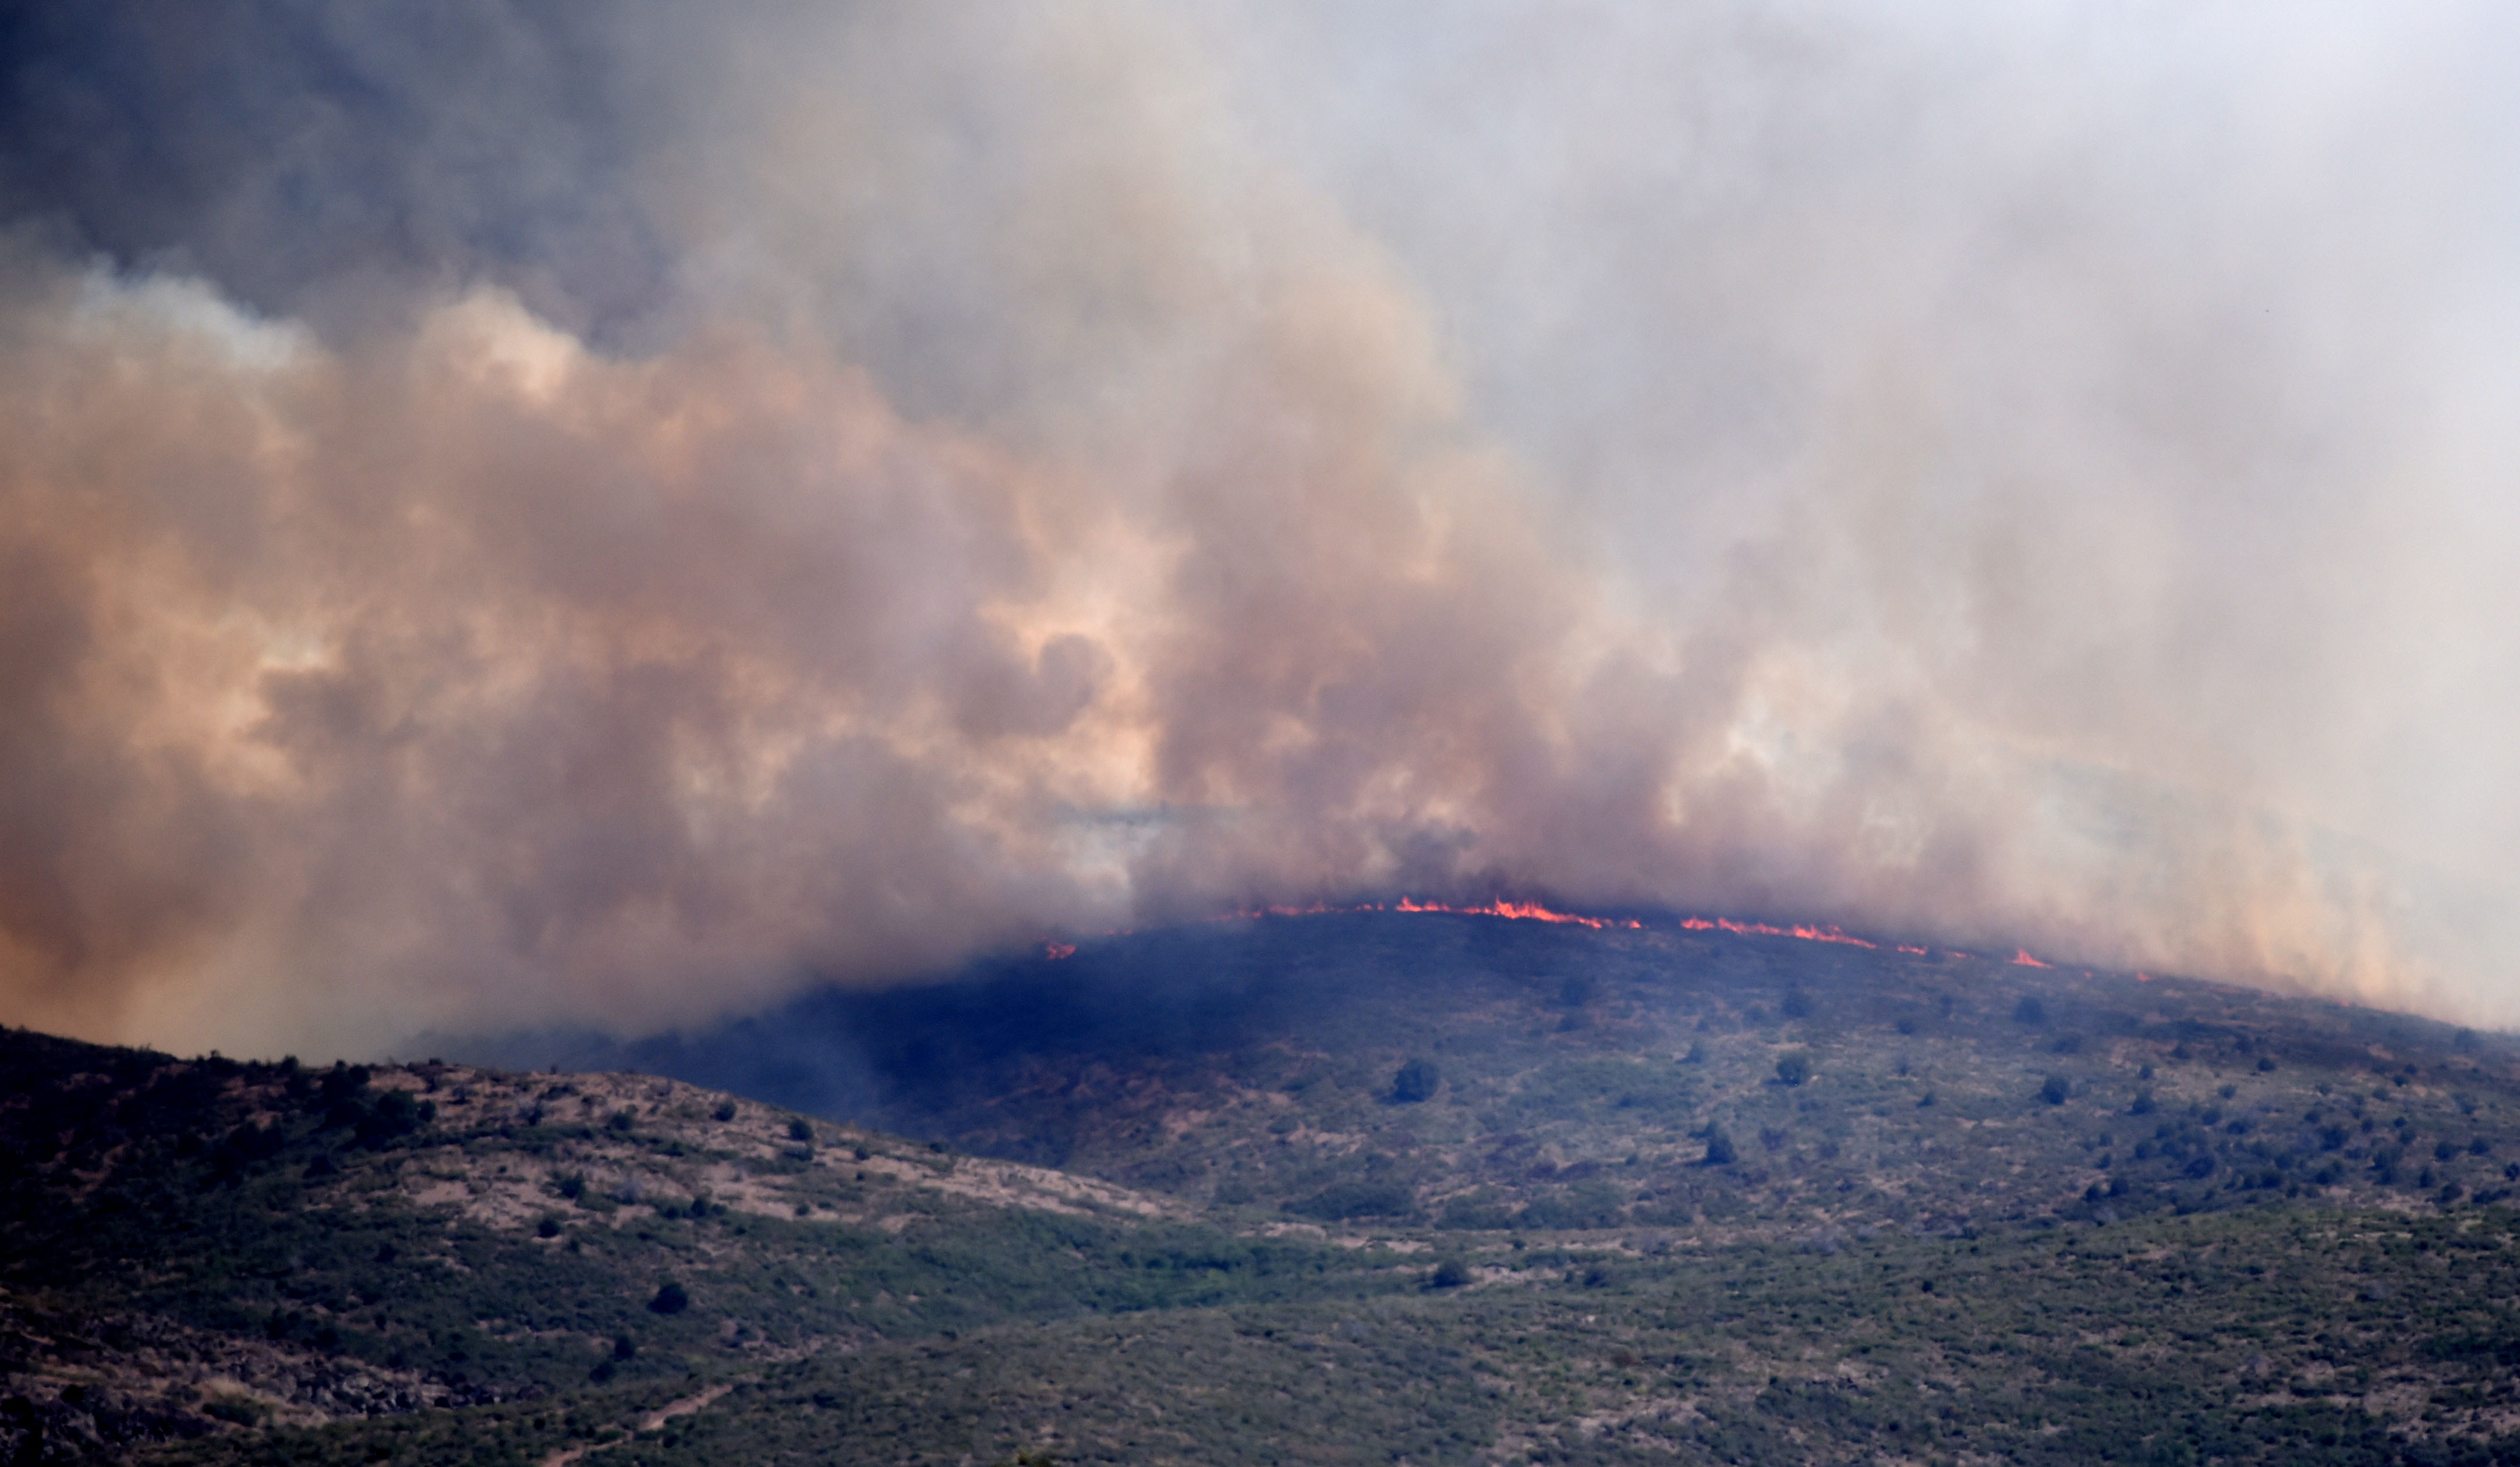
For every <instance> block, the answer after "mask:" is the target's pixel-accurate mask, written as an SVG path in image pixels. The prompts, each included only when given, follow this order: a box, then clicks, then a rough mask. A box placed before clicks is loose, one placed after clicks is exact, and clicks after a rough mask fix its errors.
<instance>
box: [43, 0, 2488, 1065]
mask: <svg viewBox="0 0 2520 1467" xmlns="http://www.w3.org/2000/svg"><path fill="white" fill-rule="evenodd" d="M1433 22H1434V16H1433V15H1432V13H1429V12H1426V11H1424V10H1423V9H1422V8H1416V7H1411V8H1397V7H1395V8H1388V9H1378V8H1374V7H1357V6H1329V5H1322V6H1308V5H1286V4H1269V5H1247V6H1246V5H1242V4H1236V3H1227V0H1215V3H1210V4H1205V5H1198V6H1191V7H1183V6H1170V5H1151V4H1148V5H1140V4H1129V3H1107V4H1056V5H1053V4H1040V5H990V6H973V7H968V8H957V7H946V6H911V5H858V6H847V7H834V6H822V5H788V4H777V3H769V0H762V3H756V4H750V5H739V6H733V7H726V8H721V9H719V10H718V11H717V12H716V13H713V14H711V15H709V16H708V17H706V18H705V19H704V20H703V19H700V18H698V17H697V15H695V16H692V17H688V18H683V17H681V16H680V13H679V12H673V11H671V9H670V8H668V9H667V10H666V11H659V10H657V9H656V8H652V7H632V6H620V7H605V6H583V7H564V8H560V9H558V10H554V9H553V8H549V7H538V6H521V5H517V6H511V5H506V4H501V3H495V0H474V3H470V4H461V5H447V6H436V7H413V8H408V9H405V10H401V11H389V10H388V9H387V8H383V7H376V6H370V5H351V4H328V3H324V0H292V3H282V0H272V3H263V4H255V3H247V0H236V3H230V4H224V5H205V6H194V7H185V8H182V9H181V10H180V11H165V10H162V9H161V8H158V7H149V6H140V5H132V6H127V7H117V6H112V5H97V6H83V7H57V8H55V9H54V11H53V12H52V13H49V14H37V15H31V16H21V17H18V18H15V19H13V20H11V21H10V22H7V23H6V25H5V26H0V48H5V50H4V51H0V65H5V82H0V85H4V86H5V95H0V137H6V138H8V139H9V140H10V143H9V145H8V147H7V149H6V152H5V155H0V211H5V215H6V218H7V220H8V221H10V222H9V223H8V226H7V227H8V230H9V233H8V235H7V237H6V241H5V244H0V1017H5V1018H7V1019H10V1020H13V1021H16V1022H22V1023H36V1024H43V1025H47V1026H51V1027H56V1028H64V1029H69V1030H73V1031H76V1032H81V1033H88V1034H94V1035H101V1036H112V1037H120V1038H133V1039H143V1040H148V1041H152V1042H155V1043H158V1044H163V1045H175V1046H178V1047H185V1048H193V1047H201V1046H205V1045H226V1046H228V1047H231V1048H242V1049H263V1050H269V1049H277V1048H281V1047H290V1046H296V1047H304V1048H310V1049H318V1050H321V1049H327V1048H334V1047H339V1046H343V1045H375V1044H383V1043H390V1042H391V1041H392V1040H393V1039H394V1038H396V1037H398V1036H402V1035H407V1034H410V1033H413V1032H416V1031H420V1030H424V1029H434V1030H439V1031H446V1030H479V1029H484V1028H489V1027H495V1026H500V1025H508V1024H526V1023H550V1022H563V1021H565V1022H578V1023H592V1024H598V1025H603V1026H607V1027H612V1028H615V1029H622V1030H635V1029H643V1028H650V1027H654V1026H657V1025H661V1024H669V1023H677V1022H684V1021H689V1020H695V1019H698V1018H702V1017H706V1016H710V1015H714V1014H719V1013H725V1012H730V1011H735V1010H740V1009H742V1008H745V1007H750V1006H756V1005H759V1004H762V1003H765V1002H767V1001H770V1000H773V999H775V998H777V997H779V996H780V995H782V994H784V993H785V992H787V991H788V990H790V989H792V988H793V987H794V986H795V985H797V984H799V983H802V982H806V981H809V980H812V979H816V978H828V977H838V978H843V979H850V980H858V981H882V980H884V979H887V978H894V977H898V976H901V975H903V974H906V973H910V972H914V971H918V970H920V969H922V967H925V966H928V965H932V964H935V963H939V962H943V961H948V960H950V959H952V958H953V957H955V956H958V955H962V954H966V953H969V952H972V951H977V950H980V949H985V948H988V947H991V946H995V945H1004V944H1013V943H1021V942H1025V941H1030V940H1036V939H1038V938H1040V937H1042V936H1044V935H1047V934H1052V933H1056V932H1062V931H1072V930H1094V929H1099V928H1103V927H1109V926H1114V925H1121V924H1125V923H1131V922H1137V921H1143V920H1149V919H1157V918H1162V917H1166V916H1175V915H1182V914H1188V913H1195V912H1202V911H1214V910H1217V909H1220V908H1225V907H1231V906H1237V905H1240V904H1244V903H1249V902H1269V901H1287V900H1302V899H1307V898H1312V897H1319V896H1346V895H1351V894H1366V893H1376V892H1381V893H1396V892H1401V891H1409V892H1415V893H1418V894H1423V895H1486V894H1489V893H1492V892H1497V891H1509V892H1517V893H1545V894H1548V895H1552V896H1553V897H1555V898H1557V899H1559V900H1562V901H1566V902H1572V903H1647V902H1650V903H1659V904H1674V905H1680V906H1686V907H1693V908H1702V909H1714V910H1721V911H1735V912H1751V913H1761V914H1772V915H1792V916H1798V917H1810V918H1819V919H1834V920H1839V921H1843V922H1847V923H1849V924H1860V925H1862V926H1865V927H1868V928H1871V929H1874V930H1878V931H1885V932H1895V933H1899V934H1904V935H1913V936H1922V937H1933V938H1937V939H1940V940H1944V941H1958V942H1970V941H1985V942H2003V943H2006V944H2009V943H2015V942H2019V943H2027V944H2029V945H2031V946H2032V947H2034V948H2043V949H2045V950H2047V951H2048V952H2049V953H2051V954H2052V955H2053V956H2058V957H2060V958H2068V959H2071V958H2080V959H2083V960H2089V961H2109V962H2117V963H2127V964H2139V965H2159V966H2165V967H2170V968H2174V969H2180V970H2185V971H2191V972H2204V973H2210V974H2216V975H2221V976H2229V977H2239V978H2245V979H2252V980H2260V981H2270V982H2285V983H2294V984H2301V985H2306V986H2309V987H2313V988H2317V989H2321V990H2324V991H2329V992H2335V993H2339V994H2344V995H2351V996H2357V997H2361V998H2363V999H2367V1000H2373V1001H2385V1002H2391V1003H2401V1004H2409V1005H2415V1006H2420V1007H2425V1008H2428V1009H2431V1010H2433V1011H2436V1012H2441V1013H2445V1014H2450V1015H2453V1016H2457V1017H2462V1018H2469V1019H2480V1020H2486V1021H2492V1022H2508V1021H2510V1020H2512V1019H2514V1018H2515V1017H2520V985H2515V984H2514V983H2512V982H2511V980H2510V977H2509V974H2510V963H2511V962H2512V960H2513V959H2514V958H2515V957H2516V956H2520V943H2514V942H2513V941H2512V939H2511V938H2510V937H2509V936H2508V935H2507V934H2506V933H2504V932H2503V931H2502V930H2500V928H2499V927H2498V924H2497V922H2496V920H2495V918H2496V915H2497V914H2498V912H2499V911H2503V910H2506V909H2507V908H2508V906H2509V903H2510V899H2511V898H2513V897H2514V896H2520V753H2515V752H2514V748H2515V746H2514V745H2513V743H2512V741H2511V739H2510V737H2509V731H2510V730H2512V729H2513V728H2515V727H2520V585H2515V579H2514V577H2512V576H2511V575H2510V573H2509V570H2508V567H2509V566H2510V565H2512V564H2513V563H2514V562H2515V556H2516V555H2520V482H2515V469H2520V426H2515V425H2514V424H2515V423H2520V419H2514V418H2513V417H2512V415H2511V413H2510V411H2509V404H2510V403H2511V402H2513V401H2514V400H2515V396H2520V394H2515V388H2520V347H2515V346H2514V345H2513V344H2512V343H2514V342H2515V341H2520V332H2515V331H2514V330H2513V328H2514V327H2515V326H2520V290H2515V289H2514V288H2515V285H2520V270H2515V268H2514V265H2513V263H2512V262H2513V261H2515V260H2520V250H2515V248H2514V245H2515V244H2520V188H2515V186H2514V181H2515V180H2520V169H2515V167H2514V166H2513V165H2514V163H2515V162H2520V158H2515V157H2514V156H2513V154H2514V153H2515V152H2520V147H2515V144H2514V143H2513V141H2512V140H2513V139H2515V138H2520V128H2515V127H2514V126H2513V125H2512V124H2513V123H2514V122H2515V121H2520V118H2515V117H2514V116H2513V115H2512V111H2513V110H2512V104H2511V103H2510V101H2509V100H2508V97H2507V89H2506V88H2504V87H2502V86H2501V85H2499V82H2498V77H2497V76H2496V75H2495V74H2494V70H2495V67H2494V62H2495V59H2496V58H2498V57H2500V56H2507V55H2509V54H2512V43H2513V42H2514V41H2520V36H2515V35H2514V34H2512V33H2511V32H2512V31H2513V29H2514V28H2515V26H2514V23H2513V22H2510V21H2509V20H2507V19H2504V18H2503V17H2502V16H2501V14H2500V13H2499V12H2498V11H2497V10H2495V9H2492V8H2488V7H2483V6H2475V7H2457V6H2445V7H2439V8H2432V9H2427V10H2424V11H2422V12H2421V13H2420V14H2412V15H2408V14H2393V15H2389V16H2385V17H2384V16H2382V15H2380V14H2378V13H2377V12H2375V11H2372V10H2371V9H2370V8H2368V7H2344V6H2339V7H2335V8H2333V9H2332V10H2321V9H2319V8H2317V7H2314V8H2312V9H2310V10H2303V9H2302V8H2300V7H2286V8H2284V9H2282V10H2281V11H2276V10H2273V9H2269V8H2254V7H2201V8H2200V7H2182V8H2175V9H2168V10H2162V11H2159V12H2157V13H2154V12H2142V13H2138V12H2136V11H2130V10H2129V9H2128V8H2126V7H2101V6H2083V7H2074V6H2054V7H2048V8H2037V7H2023V6H2020V5H2017V4H2010V5H1987V6H1983V7H1973V6H1961V5H1954V6H1944V7H1915V6H1902V7H1878V8H1875V7H1867V6H1859V5H1849V4H1806V5H1770V6H1732V7H1726V6H1706V7H1673V6H1668V5H1640V6H1635V7H1626V6H1616V5H1602V6H1598V7H1592V8H1586V9H1583V10H1581V11H1580V12H1579V11H1574V10H1568V9H1565V8H1550V9H1547V10H1543V9H1539V8H1532V7H1521V6H1501V5H1500V6H1477V5H1470V6H1462V7H1447V8H1446V9H1445V11H1444V12H1443V13H1442V23H1441V25H1440V26H1437V25H1435V24H1434V23H1433Z"/></svg>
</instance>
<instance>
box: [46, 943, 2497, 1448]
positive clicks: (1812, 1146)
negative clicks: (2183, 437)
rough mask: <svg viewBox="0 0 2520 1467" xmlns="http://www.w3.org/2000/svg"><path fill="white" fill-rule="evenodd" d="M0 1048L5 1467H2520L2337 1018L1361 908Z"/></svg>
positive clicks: (2451, 1099) (2484, 1178) (2406, 1061)
mask: <svg viewBox="0 0 2520 1467" xmlns="http://www.w3.org/2000/svg"><path fill="white" fill-rule="evenodd" d="M5 1045H6V1050H5V1052H6V1056H7V1072H8V1076H9V1086H8V1090H7V1098H6V1100H5V1102H0V1134H5V1139H6V1142H7V1146H6V1150H5V1151H0V1168H5V1169H6V1174H7V1176H6V1181H7V1185H6V1188H5V1191H0V1196H5V1197H6V1198H7V1203H6V1206H7V1208H8V1209H9V1216H8V1218H7V1219H6V1223H7V1230H6V1236H7V1238H8V1239H9V1241H8V1244H7V1246H6V1253H5V1256H0V1283H5V1287H6V1291H7V1292H6V1295H5V1298H0V1308H5V1309H6V1310H7V1311H8V1319H7V1323H8V1325H9V1331H8V1335H7V1339H6V1342H5V1347H6V1350H7V1355H6V1356H5V1357H0V1369H5V1370H6V1372H7V1373H8V1375H9V1381H8V1385H7V1391H8V1392H9V1393H10V1394H9V1396H8V1399H7V1400H6V1402H5V1410H6V1412H7V1419H6V1422H5V1424H0V1429H5V1430H6V1431H7V1432H8V1433H9V1434H10V1435H9V1439H8V1440H9V1444H10V1445H11V1447H12V1449H14V1450H16V1451H17V1452H18V1453H19V1454H20V1455H21V1456H22V1458H23V1459H26V1460H69V1459H76V1458H78V1457H80V1456H82V1455H86V1456H118V1455H129V1454H132V1453H135V1452H143V1451H150V1452H157V1453H159V1454H160V1455H161V1456H162V1457H163V1459H166V1460H188V1461H231V1460H236V1461H243V1460H256V1461H310V1462H312V1461H322V1462H334V1461H340V1462H368V1461H413V1462H420V1461H432V1462H433V1461H474V1460H513V1461H556V1460H559V1459H560V1454H562V1453H564V1452H566V1451H569V1450H572V1449H577V1448H583V1449H585V1451H586V1453H587V1454H586V1455H585V1456H584V1457H582V1458H580V1459H582V1460H589V1461H596V1462H604V1463H624V1464H626V1463H634V1462H667V1461H692V1462H700V1461H711V1462H725V1461H808V1460H812V1461H822V1460H848V1461H860V1460H863V1461H904V1462H950V1461H971V1462H978V1463H987V1462H1002V1461H1014V1460H1026V1459H1031V1460H1038V1459H1039V1458H1040V1457H1041V1456H1042V1455H1047V1456H1049V1457H1051V1458H1053V1459H1057V1460H1066V1461H1184V1462H1190V1461H1196V1462H1230V1461H1283V1462H1313V1461H1320V1462H1347V1461H1355V1462H1365V1461H1374V1462H1388V1461H1411V1462H1451V1461H1463V1462H1468V1461H1480V1462H1522V1461H1533V1462H1544V1461H1545V1462H1558V1461H1566V1462H1582V1461H1604V1462H1623V1461H1665V1460H1672V1459H1674V1458H1677V1459H1679V1460H1684V1461H1778V1460H1798V1461H1801V1460H1808V1461H1850V1462H1852V1461H1866V1462H1869V1461H1916V1462H1928V1461H1932V1462H1983V1461H2054V1462H2085V1461H2141V1462H2186V1461H2210V1460H2227V1461H2285V1462H2292V1461H2318V1462H2397V1461H2408V1462H2435V1461H2438V1462H2466V1461H2476V1462H2486V1461H2505V1460H2520V1397H2515V1395H2514V1392H2513V1389H2512V1386H2511V1383H2510V1376H2511V1367H2512V1365H2513V1364H2514V1363H2515V1362H2520V1311H2515V1310H2514V1309H2513V1307H2512V1303H2511V1301H2512V1299H2513V1295H2514V1291H2515V1289H2520V1246H2515V1245H2520V1211H2515V1209H2514V1208H2513V1206H2512V1205H2511V1199H2512V1189H2513V1187H2514V1185H2515V1181H2514V1174H2515V1173H2520V1053H2515V1050H2514V1048H2513V1046H2512V1045H2511V1044H2510V1042H2509V1041H2508V1040H2507V1039H2505V1038H2502V1037H2499V1036H2480V1035H2474V1034H2469V1033H2466V1032H2463V1031H2457V1030H2453V1029H2451V1028H2448V1027H2445V1026H2441V1025H2437V1024H2432V1023H2429V1022H2426V1021H2422V1020H2417V1019H2411V1018H2407V1017H2403V1016H2398V1015H2391V1014H2385V1013H2378V1012H2373V1011H2370V1010H2364V1009H2356V1008H2351V1007H2344V1006H2339V1005H2335V1004H2331V1003H2326V1002H2320V1001H2314V1000H2295V999H2287V998H2282V997H2275V996H2270V995H2267V994H2263V993H2258V992H2253V991H2246V990H2239V989H2232V988H2226V987H2220V986H2214V985H2207V984H2201V983H2194V982H2187V981H2182V980H2177V979H2168V978H2163V979H2144V978H2139V977H2138V975H2135V974H2125V973H2107V972H2096V971H2086V970H2082V969H2063V968H2038V967H2032V966H2028V965H2024V964H2020V963H2016V962H2011V961H2004V960H1999V959H1996V958H1991V957H1985V956H1966V955H1961V954H1956V953H1947V952H1941V951H1936V952H1931V953H1923V954H1918V953H1910V952H1902V951H1898V950H1897V949H1895V948H1892V947H1886V946H1885V947H1881V948H1860V947H1855V946H1850V945H1844V944H1835V943H1824V942H1813V941H1805V940H1796V939H1792V938H1782V937H1766V936H1753V935H1740V934H1733V933H1724V932H1705V931H1691V930H1687V929H1684V928H1682V927H1681V926H1680V925H1679V924H1678V923H1677V922H1676V921H1673V920H1670V919H1667V918H1647V919H1646V922H1645V925H1644V926H1643V927H1642V928H1638V929H1625V928H1613V929H1609V930H1601V931H1595V930H1590V929H1586V928H1582V927H1570V926H1563V925H1550V924H1544V923H1539V922H1530V921H1508V920H1502V919H1497V918H1492V917H1480V916H1462V915H1402V914H1398V913H1390V912H1360V913H1348V914H1328V915H1318V916H1307V917H1293V918H1266V919H1259V920H1253V921H1240V922H1230V923H1215V924H1206V925H1199V926H1193V927H1188V928H1182V929H1175V930H1168V931H1162V932H1152V933H1145V934H1135V935H1129V936H1123V937H1114V938H1109V939H1104V940H1102V941H1099V942H1093V943H1088V944H1084V945H1082V947H1081V950H1080V951H1078V952H1077V953H1075V954H1074V955H1073V956H1068V957H1065V958H1063V959H1057V960H1053V959H1050V958H1048V957H1031V958H1025V959H1021V960H1007V961H1001V962H996V963H989V964H982V965H979V966H976V967H974V968H972V969H970V970H968V971H967V972H965V973H964V974H962V975H960V976H959V977H957V978H955V979H954V980H952V981H948V982H940V983H936V984H932V985H926V986H920V987H912V988H905V989H898V990H893V991H889V992H880V993H863V992H861V993H842V992H831V993H825V994H821V995H818V996H815V997H813V998H810V999H807V1000H801V1001H799V1002H797V1003H795V1004H793V1005H791V1006H790V1007H788V1008H787V1009H786V1010H783V1011H781V1012H778V1013H775V1014H771V1015H767V1016H764V1017H761V1018H758V1019H754V1020H750V1021H747V1022H744V1023H741V1024H736V1025H732V1026H728V1027H726V1028H723V1029H720V1030H716V1031H712V1032H708V1033H703V1034H696V1035H686V1036H681V1037H676V1038H671V1039H661V1040H652V1041H647V1042H642V1043H639V1044H635V1045H607V1044H603V1043H600V1042H596V1041H591V1040H584V1039H578V1040H568V1039H556V1038H549V1037H546V1038H544V1039H541V1040H512V1041H508V1042H504V1043H502V1044H500V1045H481V1046H476V1050H477V1052H473V1053H471V1054H468V1055H467V1058H469V1059H472V1060H492V1061H497V1062H499V1063H502V1064H505V1065H507V1066H509V1067H510V1069H508V1070H504V1071H503V1070H499V1069H491V1068H474V1067H472V1066H468V1065H458V1064H449V1063H444V1062H440V1061H428V1062H425V1063H415V1064H403V1065H394V1066H383V1067H377V1068H374V1069H373V1070H371V1071H368V1072H360V1071H355V1070H321V1071H319V1070H314V1069H311V1068H297V1067H284V1066H275V1065H245V1064H238V1063H235V1062H229V1061H215V1060H203V1061H191V1062H183V1063H178V1062H175V1061H171V1060H167V1059H166V1058H164V1057H163V1056H158V1055H151V1054H145V1053H141V1052H137V1051H116V1050H102V1049H95V1048H91V1047H89V1046H84V1045H71V1044H68V1043H67V1042H62V1041H52V1040H46V1039H43V1038H42V1037H40V1036H33V1035H27V1034H22V1033H21V1034H13V1035H9V1036H7V1037H6V1040H5ZM554 1062H557V1063H560V1064H561V1065H562V1067H563V1069H564V1070H566V1071H568V1072H569V1073H563V1074H553V1073H549V1072H548V1071H545V1072H543V1073H517V1071H522V1070H526V1069H528V1068H531V1069H535V1070H541V1069H542V1068H543V1067H544V1066H547V1065H549V1064H552V1063H554ZM599 1070H601V1071H611V1072H614V1073H609V1074H590V1073H585V1072H588V1071H599ZM634 1071H635V1072H638V1073H629V1072H634ZM665 1077H670V1078H665ZM720 1092H724V1093H720ZM669 1407H671V1408H675V1409H674V1413H673V1414H671V1415H666V1414H663V1413H664V1412H665V1411H666V1410H667V1409H668V1408H669ZM1027 1453H1029V1454H1032V1455H1031V1456H1030V1457H1029V1458H1027V1457H1026V1456H1025V1454H1027Z"/></svg>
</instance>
